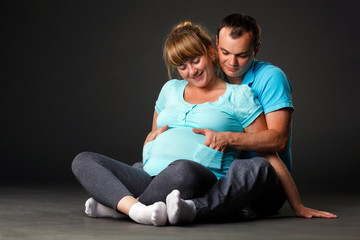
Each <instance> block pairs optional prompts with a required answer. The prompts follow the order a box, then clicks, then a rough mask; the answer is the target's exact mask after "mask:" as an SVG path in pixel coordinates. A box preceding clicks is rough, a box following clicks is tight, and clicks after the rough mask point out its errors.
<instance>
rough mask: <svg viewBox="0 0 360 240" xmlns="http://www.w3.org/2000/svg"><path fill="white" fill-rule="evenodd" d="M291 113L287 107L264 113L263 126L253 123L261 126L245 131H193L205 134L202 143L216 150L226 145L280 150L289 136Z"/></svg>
mask: <svg viewBox="0 0 360 240" xmlns="http://www.w3.org/2000/svg"><path fill="white" fill-rule="evenodd" d="M291 114H292V111H291V109H287V108H285V109H280V110H277V111H274V112H270V113H268V114H266V115H265V120H266V125H265V127H264V125H263V124H261V125H258V124H255V126H262V127H261V128H258V127H257V128H248V129H247V131H246V133H238V132H215V131H211V130H209V129H194V130H193V131H194V132H196V133H199V134H203V135H205V136H206V142H205V143H204V145H206V146H208V147H210V148H213V149H215V150H217V151H222V152H224V151H225V149H226V148H227V147H234V148H237V149H240V150H243V151H251V152H282V151H284V150H285V148H286V146H287V144H288V142H289V138H290V125H291ZM255 121H258V119H256V120H255ZM266 127H267V128H266Z"/></svg>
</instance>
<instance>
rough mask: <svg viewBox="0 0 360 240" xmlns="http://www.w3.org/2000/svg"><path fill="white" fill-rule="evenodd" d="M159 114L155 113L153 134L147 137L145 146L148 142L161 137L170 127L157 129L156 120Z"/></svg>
mask: <svg viewBox="0 0 360 240" xmlns="http://www.w3.org/2000/svg"><path fill="white" fill-rule="evenodd" d="M157 117H158V114H157V112H156V111H154V116H153V123H152V130H151V132H150V133H149V134H148V135H147V137H146V139H145V142H144V146H145V144H147V143H148V142H151V141H153V140H154V139H155V138H156V137H157V136H159V135H160V134H161V133H163V132H165V131H166V130H167V129H168V126H167V125H166V126H164V127H161V128H159V129H158V128H157V125H156V120H157Z"/></svg>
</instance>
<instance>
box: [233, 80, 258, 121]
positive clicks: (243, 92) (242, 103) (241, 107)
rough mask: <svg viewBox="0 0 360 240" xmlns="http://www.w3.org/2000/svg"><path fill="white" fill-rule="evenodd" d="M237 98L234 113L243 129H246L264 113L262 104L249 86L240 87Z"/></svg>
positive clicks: (236, 94) (236, 93)
mask: <svg viewBox="0 0 360 240" xmlns="http://www.w3.org/2000/svg"><path fill="white" fill-rule="evenodd" d="M235 97H236V98H235V103H234V112H235V114H236V117H237V119H238V120H239V122H240V124H241V125H242V127H243V128H246V127H247V126H249V125H250V124H251V123H252V122H253V121H254V120H255V119H256V118H257V117H258V116H259V115H260V114H261V113H262V112H263V110H262V107H261V104H260V102H259V100H258V99H257V98H256V95H255V93H254V92H253V91H252V89H251V88H250V87H249V86H248V85H240V86H239V87H238V89H237V91H236V92H235Z"/></svg>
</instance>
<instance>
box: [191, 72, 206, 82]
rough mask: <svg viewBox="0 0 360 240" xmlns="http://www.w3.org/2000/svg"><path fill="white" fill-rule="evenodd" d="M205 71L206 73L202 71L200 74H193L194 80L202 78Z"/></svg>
mask: <svg viewBox="0 0 360 240" xmlns="http://www.w3.org/2000/svg"><path fill="white" fill-rule="evenodd" d="M203 73H204V72H202V73H200V74H198V75H196V76H193V77H192V78H193V79H194V80H199V79H200V78H201V76H202V75H203Z"/></svg>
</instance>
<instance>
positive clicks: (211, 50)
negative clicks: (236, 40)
mask: <svg viewBox="0 0 360 240" xmlns="http://www.w3.org/2000/svg"><path fill="white" fill-rule="evenodd" d="M209 55H210V58H211V61H213V62H214V61H215V60H216V50H215V48H213V47H212V46H211V47H210V49H209Z"/></svg>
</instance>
